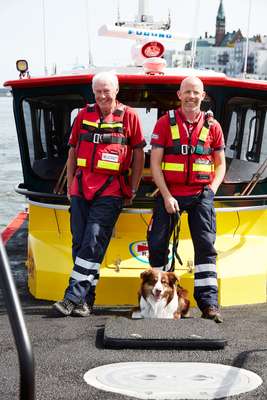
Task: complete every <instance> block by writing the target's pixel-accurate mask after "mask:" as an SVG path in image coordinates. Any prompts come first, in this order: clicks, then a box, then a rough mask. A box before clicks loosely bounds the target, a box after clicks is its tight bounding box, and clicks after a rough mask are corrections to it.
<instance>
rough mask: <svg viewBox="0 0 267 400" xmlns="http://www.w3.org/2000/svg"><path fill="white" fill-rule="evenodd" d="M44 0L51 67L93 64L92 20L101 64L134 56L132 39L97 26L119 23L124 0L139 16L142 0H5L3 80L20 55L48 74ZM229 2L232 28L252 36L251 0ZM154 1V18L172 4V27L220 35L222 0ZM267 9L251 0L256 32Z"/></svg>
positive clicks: (125, 13)
mask: <svg viewBox="0 0 267 400" xmlns="http://www.w3.org/2000/svg"><path fill="white" fill-rule="evenodd" d="M43 1H44V4H45V19H46V24H45V26H46V59H47V66H48V69H50V70H51V67H52V65H53V63H56V64H57V66H58V70H62V69H67V68H70V67H71V66H72V65H73V64H75V63H79V64H87V62H88V33H87V32H88V29H87V28H88V26H89V31H90V38H91V47H92V53H93V58H94V63H95V64H96V65H109V66H116V65H121V64H122V65H125V64H127V63H129V62H130V59H131V56H130V55H131V46H132V44H133V42H132V41H129V40H125V39H114V38H105V37H99V36H98V35H97V31H98V29H99V27H100V26H101V25H103V24H113V23H114V21H115V20H116V16H117V5H118V3H119V4H120V15H121V19H126V20H130V19H133V17H134V16H135V15H136V14H137V10H138V0H94V1H93V0H75V1H74V0H0V15H1V23H0V54H1V64H0V86H2V84H3V82H4V81H6V80H8V79H13V78H16V77H17V75H18V74H17V71H16V69H15V61H16V60H17V59H18V58H26V59H27V60H28V61H29V66H30V71H31V74H32V75H34V76H38V75H42V74H43V72H44V35H43V14H42V4H43ZM87 2H88V3H87ZM87 4H88V10H89V13H87ZM198 4H200V7H199V16H198V18H197V20H196V19H195V15H196V8H197V5H198ZM223 4H224V10H225V16H226V29H227V31H233V30H237V29H238V28H240V29H241V30H242V33H243V35H244V36H246V34H247V26H248V9H249V0H223ZM149 6H150V14H152V15H153V17H154V20H159V19H165V18H167V15H168V10H170V12H171V16H172V30H173V31H175V32H180V33H182V34H184V35H186V36H188V38H190V37H192V35H194V33H197V36H200V35H204V33H205V32H208V34H209V35H214V32H215V19H216V14H217V10H218V7H219V0H150V1H149ZM266 15H267V0H251V19H250V21H251V22H250V35H252V34H257V33H259V34H262V35H267V24H266ZM87 18H88V23H87ZM182 44H183V42H181V43H179V44H178V46H182Z"/></svg>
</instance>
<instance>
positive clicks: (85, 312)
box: [71, 303, 92, 317]
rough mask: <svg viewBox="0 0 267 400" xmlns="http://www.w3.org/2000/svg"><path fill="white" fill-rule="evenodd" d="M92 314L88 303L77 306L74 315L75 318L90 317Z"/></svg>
mask: <svg viewBox="0 0 267 400" xmlns="http://www.w3.org/2000/svg"><path fill="white" fill-rule="evenodd" d="M91 313H92V308H91V307H89V306H88V304H87V303H84V304H78V305H75V307H74V309H73V311H72V314H71V315H73V316H74V317H88V316H89V315H90V314H91Z"/></svg>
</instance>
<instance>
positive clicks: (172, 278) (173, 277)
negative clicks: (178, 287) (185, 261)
mask: <svg viewBox="0 0 267 400" xmlns="http://www.w3.org/2000/svg"><path fill="white" fill-rule="evenodd" d="M168 276H169V282H170V283H171V284H172V285H174V284H175V282H176V281H178V280H179V279H178V278H177V276H176V275H175V273H174V272H168Z"/></svg>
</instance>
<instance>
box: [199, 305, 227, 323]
mask: <svg viewBox="0 0 267 400" xmlns="http://www.w3.org/2000/svg"><path fill="white" fill-rule="evenodd" d="M201 318H205V319H211V320H213V321H214V322H216V323H217V324H220V323H221V322H223V319H222V316H221V314H220V313H219V310H218V308H217V307H214V306H213V307H212V306H211V307H207V308H204V310H203V311H202V315H201Z"/></svg>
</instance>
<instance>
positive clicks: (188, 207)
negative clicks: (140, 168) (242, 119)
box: [147, 76, 225, 323]
mask: <svg viewBox="0 0 267 400" xmlns="http://www.w3.org/2000/svg"><path fill="white" fill-rule="evenodd" d="M177 96H178V98H179V100H180V102H181V104H180V107H179V108H178V109H177V110H170V111H169V112H168V113H166V115H164V116H163V117H161V118H160V119H159V120H158V121H157V123H156V125H155V128H154V130H153V133H152V139H151V145H152V150H151V172H152V176H153V179H154V181H155V183H156V185H157V187H158V189H159V195H158V196H157V198H156V201H155V207H154V211H153V216H152V219H151V223H150V225H149V228H148V232H147V239H148V247H149V262H150V265H151V267H153V268H160V269H162V270H168V269H169V268H170V266H169V264H170V261H169V250H168V249H169V241H170V237H171V235H172V233H173V229H174V218H173V216H174V215H177V213H180V214H181V213H182V212H183V211H186V212H187V213H188V224H189V229H190V233H191V238H192V241H193V245H194V253H195V254H194V264H195V269H194V298H195V300H196V302H197V305H198V307H199V309H200V310H201V312H202V315H201V316H202V318H206V319H212V320H214V321H215V322H217V323H219V322H222V317H221V315H220V312H219V308H218V282H217V273H216V256H217V253H216V250H215V248H214V243H215V239H216V220H215V210H214V195H215V193H216V192H217V190H218V187H219V185H220V183H221V182H222V180H223V177H224V175H225V154H224V137H223V132H222V129H221V126H220V124H219V123H218V122H217V121H216V120H214V119H213V118H211V117H210V114H208V113H204V112H201V110H200V106H201V102H202V101H203V100H204V98H205V91H204V87H203V82H202V81H201V80H200V79H199V78H198V77H195V76H191V77H187V78H185V79H184V80H183V81H182V82H181V86H180V90H178V91H177Z"/></svg>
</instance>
